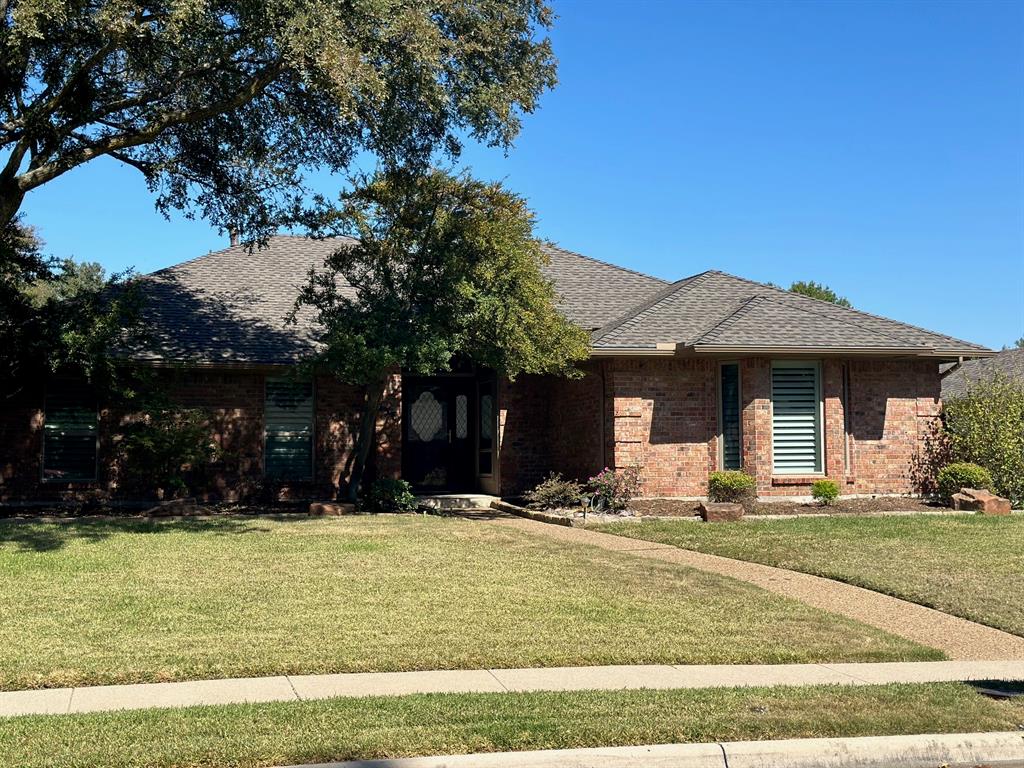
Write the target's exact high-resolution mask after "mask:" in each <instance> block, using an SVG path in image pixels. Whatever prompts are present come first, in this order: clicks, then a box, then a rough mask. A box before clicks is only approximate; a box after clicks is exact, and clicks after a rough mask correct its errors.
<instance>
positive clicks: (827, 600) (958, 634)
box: [492, 517, 1024, 660]
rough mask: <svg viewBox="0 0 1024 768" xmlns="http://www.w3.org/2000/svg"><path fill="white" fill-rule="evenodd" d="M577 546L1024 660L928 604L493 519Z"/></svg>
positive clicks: (688, 553) (1013, 646)
mask: <svg viewBox="0 0 1024 768" xmlns="http://www.w3.org/2000/svg"><path fill="white" fill-rule="evenodd" d="M492 524H494V525H508V526H512V527H514V528H519V529H521V530H524V531H529V532H530V533H534V534H538V535H542V536H547V537H549V538H554V539H558V540H560V541H565V542H571V543H573V544H591V545H593V546H596V547H601V548H602V549H608V550H613V551H615V552H627V553H630V554H633V555H636V556H637V557H645V558H648V559H651V560H660V561H662V562H667V563H677V564H679V565H685V566H688V567H690V568H697V569H699V570H702V571H710V572H712V573H718V574H721V575H723V576H730V577H732V578H734V579H739V580H740V581H746V582H749V583H750V584H754V585H755V586H758V587H761V588H762V589H766V590H768V591H769V592H774V593H776V594H778V595H783V596H785V597H791V598H793V599H795V600H799V601H800V602H802V603H806V604H808V605H813V606H814V607H816V608H821V609H823V610H826V611H830V612H831V613H838V614H840V615H842V616H847V617H849V618H851V619H855V620H856V621H860V622H862V623H864V624H869V625H871V626H873V627H878V628H879V629H884V630H885V631H886V632H890V633H891V634H894V635H898V636H899V637H905V638H907V639H908V640H913V641H914V642H917V643H920V644H921V645H926V646H929V647H931V648H937V649H939V650H941V651H942V652H944V653H945V654H946V656H948V657H949V658H950V659H961V660H982V659H989V660H996V659H998V660H1024V637H1018V636H1017V635H1011V634H1010V633H1009V632H1003V631H1002V630H999V629H994V628H992V627H986V626H985V625H983V624H978V623H976V622H973V621H968V620H967V619H961V618H958V617H956V616H950V615H949V614H947V613H942V612H941V611H936V610H934V609H933V608H926V607H925V606H923V605H918V604H917V603H911V602H908V601H906V600H900V599H899V598H896V597H890V596H889V595H883V594H881V593H880V592H873V591H871V590H869V589H864V588H862V587H855V586H853V585H852V584H844V583H843V582H840V581H834V580H832V579H825V578H822V577H820V576H811V575H810V574H806V573H799V572H797V571H788V570H786V569H784V568H775V567H773V566H770V565H761V564H760V563H750V562H746V561H744V560H733V559H732V558H728V557H721V556H719V555H707V554H704V553H702V552H694V551H693V550H689V549H680V548H679V547H674V546H672V545H670V544H658V543H656V542H650V541H641V540H639V539H629V538H626V537H624V536H615V535H614V534H610V533H599V532H597V531H590V530H586V529H584V528H568V527H565V526H560V525H550V524H547V523H540V522H536V521H534V520H527V519H525V518H520V517H508V518H504V519H498V520H494V521H493V523H492Z"/></svg>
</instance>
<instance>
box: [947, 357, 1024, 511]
mask: <svg viewBox="0 0 1024 768" xmlns="http://www.w3.org/2000/svg"><path fill="white" fill-rule="evenodd" d="M944 408H945V433H946V436H947V439H948V441H949V450H950V454H951V456H952V458H953V459H954V460H956V461H960V462H971V463H974V464H978V465H979V466H982V467H984V468H985V469H987V470H988V471H989V474H991V476H992V483H993V485H994V486H995V490H996V493H998V494H1000V495H1002V496H1006V497H1007V498H1009V499H1010V500H1011V501H1012V502H1013V503H1014V505H1015V506H1021V505H1024V383H1021V382H1020V381H1016V380H1013V379H1010V378H1009V377H1008V376H1006V375H1004V374H996V375H994V376H992V377H990V378H985V379H979V380H978V381H972V382H970V384H969V386H968V389H967V392H966V394H964V395H962V396H960V397H955V398H951V399H949V400H947V401H946V402H945V404H944Z"/></svg>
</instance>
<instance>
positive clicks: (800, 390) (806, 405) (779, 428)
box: [772, 361, 822, 475]
mask: <svg viewBox="0 0 1024 768" xmlns="http://www.w3.org/2000/svg"><path fill="white" fill-rule="evenodd" d="M821 454H822V451H821V381H820V368H819V367H818V364H817V363H806V362H798V361H777V362H775V363H773V364H772V471H773V472H774V473H775V474H777V475H801V474H815V473H818V472H821V466H822V458H821Z"/></svg>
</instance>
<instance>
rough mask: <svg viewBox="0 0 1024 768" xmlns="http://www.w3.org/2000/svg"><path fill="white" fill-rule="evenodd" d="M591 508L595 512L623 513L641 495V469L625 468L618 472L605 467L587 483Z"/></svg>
mask: <svg viewBox="0 0 1024 768" xmlns="http://www.w3.org/2000/svg"><path fill="white" fill-rule="evenodd" d="M587 489H588V490H589V491H590V493H591V494H592V495H591V499H590V506H591V507H592V508H594V509H595V510H599V511H600V510H609V511H612V512H621V511H622V510H624V509H626V508H627V507H628V506H629V502H630V501H632V500H633V497H634V496H636V495H637V494H638V493H640V467H624V468H623V469H620V470H618V471H615V470H613V469H608V467H605V468H604V469H603V470H601V471H600V472H598V473H597V474H596V475H594V476H593V477H592V478H590V479H589V480H588V481H587Z"/></svg>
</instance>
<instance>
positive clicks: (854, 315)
mask: <svg viewBox="0 0 1024 768" xmlns="http://www.w3.org/2000/svg"><path fill="white" fill-rule="evenodd" d="M338 244H339V240H312V239H308V238H304V237H293V236H288V235H279V236H276V237H273V238H271V239H270V241H269V243H268V244H267V247H266V248H265V249H262V250H256V251H253V252H250V251H249V250H248V249H247V248H246V247H244V246H234V247H231V248H226V249H224V250H222V251H216V252H213V253H209V254H206V255H205V256H200V257H199V258H196V259H192V260H191V261H186V262H183V263H181V264H177V265H175V266H173V267H168V268H167V269H162V270H160V271H158V272H154V273H153V274H151V275H147V276H145V277H143V278H142V279H141V286H142V289H143V292H144V295H145V296H146V297H147V299H148V300H147V302H146V305H145V310H144V311H145V314H146V318H147V325H148V327H149V329H150V331H151V335H152V337H153V339H154V342H153V344H152V345H151V348H150V349H149V350H148V351H147V352H145V353H142V354H140V355H139V356H140V357H143V358H149V359H162V360H176V361H191V362H208V363H246V364H280V363H289V362H294V361H296V360H298V359H300V358H302V357H304V356H306V355H308V354H309V352H310V351H311V350H312V349H313V347H314V341H313V337H314V334H313V331H314V328H313V315H312V313H311V312H310V311H309V310H306V311H304V312H303V313H301V314H300V315H299V316H298V323H297V324H296V325H288V324H286V322H285V316H286V315H287V314H288V313H289V312H290V311H291V309H292V306H293V303H294V301H295V297H296V295H297V293H298V290H299V286H300V285H302V284H303V283H304V282H305V280H306V276H307V274H308V272H309V270H310V268H313V267H317V266H319V265H321V264H322V263H323V261H324V259H325V258H326V257H327V256H328V255H329V254H330V253H331V252H332V251H333V250H334V249H335V248H337V247H338ZM543 250H544V252H545V254H546V255H547V257H548V259H549V263H548V264H547V265H546V266H545V267H544V273H545V274H546V275H547V276H548V277H549V278H550V279H551V280H552V282H553V283H554V285H555V290H556V291H557V292H558V294H559V295H560V296H561V301H560V308H561V310H562V311H563V312H564V313H565V315H566V316H567V317H568V318H569V319H570V320H572V321H573V322H575V323H577V324H578V325H580V326H581V327H583V328H585V329H587V330H589V331H593V334H592V340H593V346H594V349H595V350H596V351H603V352H605V353H614V352H615V350H621V349H624V348H628V349H656V348H657V347H658V345H659V344H675V345H682V346H690V347H693V348H694V349H696V350H706V351H715V349H717V348H730V349H735V348H751V349H753V348H759V349H761V348H773V349H799V348H807V349H811V348H813V349H826V350H827V349H837V350H838V349H851V348H854V349H863V350H865V351H872V350H874V351H878V352H882V351H885V352H887V353H888V352H894V351H900V350H902V351H904V352H905V353H907V354H922V353H925V354H927V353H936V352H937V353H941V354H946V355H949V356H959V355H970V354H972V353H977V352H986V351H987V350H985V348H984V347H981V346H978V345H976V344H970V343H968V342H965V341H960V340H958V339H954V338H951V337H949V336H944V335H942V334H937V333H932V332H930V331H926V330H923V329H921V328H915V327H914V326H910V325H906V324H904V323H898V322H895V321H893V320H887V319H885V318H882V317H876V316H874V315H869V314H867V313H865V312H859V311H857V310H852V309H846V308H843V307H838V306H836V305H834V304H829V303H827V302H822V301H817V300H816V299H811V298H808V297H806V296H800V295H797V294H793V293H790V292H788V291H783V290H780V289H778V288H774V287H772V286H768V285H762V284H760V283H754V282H751V281H749V280H743V279H741V278H738V277H733V276H732V275H727V274H725V273H722V272H715V271H711V272H703V273H701V274H699V275H694V276H693V277H689V278H686V279H684V280H680V281H678V282H675V283H671V284H668V283H666V282H665V281H663V280H659V279H658V278H656V277H651V276H649V275H643V274H640V273H639V272H634V271H632V270H628V269H624V268H622V267H617V266H615V265H612V264H607V263H605V262H602V261H597V260H595V259H591V258H588V257H586V256H582V255H580V254H578V253H573V252H571V251H566V250H563V249H561V248H557V247H555V246H547V245H546V246H544V248H543Z"/></svg>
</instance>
